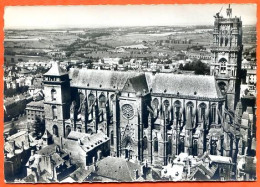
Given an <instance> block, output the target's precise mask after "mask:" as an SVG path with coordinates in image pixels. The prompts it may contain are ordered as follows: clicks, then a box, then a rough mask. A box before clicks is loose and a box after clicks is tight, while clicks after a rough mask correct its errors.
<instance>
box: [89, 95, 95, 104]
mask: <svg viewBox="0 0 260 187" xmlns="http://www.w3.org/2000/svg"><path fill="white" fill-rule="evenodd" d="M94 102H95V96H94V95H93V94H89V96H88V106H91V105H93V103H94Z"/></svg>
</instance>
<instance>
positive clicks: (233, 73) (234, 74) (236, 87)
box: [210, 5, 243, 110]
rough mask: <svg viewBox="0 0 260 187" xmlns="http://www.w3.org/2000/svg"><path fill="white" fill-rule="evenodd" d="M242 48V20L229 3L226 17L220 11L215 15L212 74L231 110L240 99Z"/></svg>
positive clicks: (227, 106)
mask: <svg viewBox="0 0 260 187" xmlns="http://www.w3.org/2000/svg"><path fill="white" fill-rule="evenodd" d="M242 50H243V44H242V21H241V19H240V18H238V17H232V9H231V8H230V5H229V7H228V8H227V17H226V18H225V17H222V16H219V14H218V13H217V15H216V16H215V22H214V31H213V46H212V50H211V52H212V61H211V65H210V74H211V75H214V76H215V78H216V80H217V83H218V85H219V87H220V90H221V92H222V94H223V95H224V96H226V97H227V105H226V108H228V109H230V110H234V109H235V106H236V103H237V102H238V100H239V92H240V82H241V80H240V71H241V61H242V60H241V58H242Z"/></svg>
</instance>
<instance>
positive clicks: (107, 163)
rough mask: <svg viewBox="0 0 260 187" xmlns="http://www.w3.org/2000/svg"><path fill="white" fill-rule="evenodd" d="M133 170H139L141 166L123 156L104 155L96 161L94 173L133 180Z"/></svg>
mask: <svg viewBox="0 0 260 187" xmlns="http://www.w3.org/2000/svg"><path fill="white" fill-rule="evenodd" d="M134 170H138V171H139V172H140V171H141V166H140V165H138V164H135V163H132V162H130V161H127V160H126V159H123V158H116V157H110V156H109V157H106V158H104V159H102V160H100V161H99V162H97V171H96V174H97V175H100V176H103V177H106V178H110V179H113V180H116V181H123V182H130V181H134V180H136V179H135V173H134Z"/></svg>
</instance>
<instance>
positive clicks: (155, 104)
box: [152, 98, 159, 110]
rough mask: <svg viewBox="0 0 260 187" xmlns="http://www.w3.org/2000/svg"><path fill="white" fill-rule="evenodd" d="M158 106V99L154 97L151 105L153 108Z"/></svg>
mask: <svg viewBox="0 0 260 187" xmlns="http://www.w3.org/2000/svg"><path fill="white" fill-rule="evenodd" d="M158 106H159V101H158V99H157V98H154V99H153V102H152V107H153V109H155V110H157V109H158Z"/></svg>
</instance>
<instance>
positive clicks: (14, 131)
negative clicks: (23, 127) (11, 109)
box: [9, 119, 18, 136]
mask: <svg viewBox="0 0 260 187" xmlns="http://www.w3.org/2000/svg"><path fill="white" fill-rule="evenodd" d="M10 126H11V129H10V130H9V135H10V136H12V135H13V134H16V133H17V132H18V129H17V127H16V125H15V124H14V119H12V123H11V125H10Z"/></svg>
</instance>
